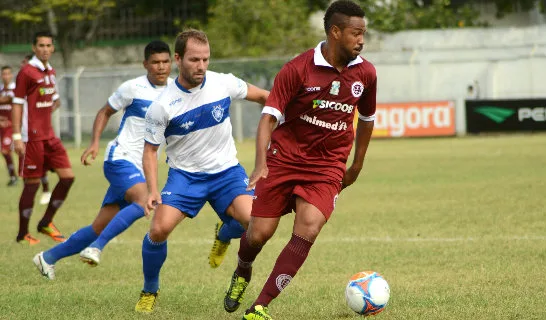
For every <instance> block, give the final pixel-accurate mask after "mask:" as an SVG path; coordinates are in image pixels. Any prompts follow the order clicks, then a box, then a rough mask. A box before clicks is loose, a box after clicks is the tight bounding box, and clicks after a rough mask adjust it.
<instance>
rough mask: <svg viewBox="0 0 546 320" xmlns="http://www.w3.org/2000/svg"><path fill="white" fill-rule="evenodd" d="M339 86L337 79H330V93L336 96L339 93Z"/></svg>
mask: <svg viewBox="0 0 546 320" xmlns="http://www.w3.org/2000/svg"><path fill="white" fill-rule="evenodd" d="M339 87H341V83H340V82H339V81H332V87H330V94H331V95H334V96H337V95H338V94H339Z"/></svg>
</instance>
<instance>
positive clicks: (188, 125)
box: [180, 121, 194, 130]
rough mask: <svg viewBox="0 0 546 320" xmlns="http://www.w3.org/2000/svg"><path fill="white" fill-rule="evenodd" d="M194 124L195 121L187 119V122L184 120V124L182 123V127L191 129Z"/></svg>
mask: <svg viewBox="0 0 546 320" xmlns="http://www.w3.org/2000/svg"><path fill="white" fill-rule="evenodd" d="M193 124H194V122H193V121H186V122H184V123H183V124H181V125H180V128H183V129H186V130H189V129H190V127H191V126H193Z"/></svg>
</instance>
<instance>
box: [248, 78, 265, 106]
mask: <svg viewBox="0 0 546 320" xmlns="http://www.w3.org/2000/svg"><path fill="white" fill-rule="evenodd" d="M247 87H248V89H247V94H246V98H245V100H248V101H252V102H256V103H259V104H261V105H262V106H263V105H265V101H266V100H267V97H269V91H267V90H265V89H262V88H259V87H256V86H255V85H252V84H250V83H247Z"/></svg>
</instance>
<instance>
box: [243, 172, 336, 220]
mask: <svg viewBox="0 0 546 320" xmlns="http://www.w3.org/2000/svg"><path fill="white" fill-rule="evenodd" d="M340 191H341V182H339V181H335V180H334V179H332V178H331V177H329V176H326V175H324V174H320V173H317V172H314V173H313V172H309V171H301V170H298V169H294V168H283V167H277V166H275V167H271V166H270V167H269V174H268V176H267V178H265V179H260V180H259V181H258V183H257V184H256V189H255V190H254V201H253V203H252V216H253V217H264V218H276V217H280V216H282V215H284V214H287V213H290V212H292V211H293V210H295V209H296V196H298V197H300V198H302V199H303V200H305V201H307V202H309V203H310V204H312V205H314V206H315V207H317V208H318V209H319V210H320V212H322V214H323V215H324V217H326V220H328V219H329V218H330V216H331V215H332V212H333V211H334V207H335V205H336V200H337V197H338V194H339V192H340Z"/></svg>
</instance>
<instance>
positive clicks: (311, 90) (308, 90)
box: [305, 87, 320, 92]
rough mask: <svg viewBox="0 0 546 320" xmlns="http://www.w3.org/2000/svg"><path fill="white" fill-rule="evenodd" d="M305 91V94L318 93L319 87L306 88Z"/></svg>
mask: <svg viewBox="0 0 546 320" xmlns="http://www.w3.org/2000/svg"><path fill="white" fill-rule="evenodd" d="M305 91H307V92H316V91H320V87H307V88H305Z"/></svg>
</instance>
